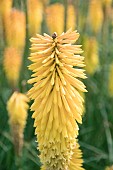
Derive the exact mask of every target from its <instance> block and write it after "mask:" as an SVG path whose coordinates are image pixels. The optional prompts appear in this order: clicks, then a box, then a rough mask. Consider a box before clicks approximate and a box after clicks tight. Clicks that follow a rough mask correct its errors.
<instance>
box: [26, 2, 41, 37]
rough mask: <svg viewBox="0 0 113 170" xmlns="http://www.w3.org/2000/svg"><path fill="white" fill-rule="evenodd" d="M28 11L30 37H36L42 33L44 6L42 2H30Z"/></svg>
mask: <svg viewBox="0 0 113 170" xmlns="http://www.w3.org/2000/svg"><path fill="white" fill-rule="evenodd" d="M27 10H28V11H27V14H28V32H29V36H34V35H35V34H36V33H37V32H38V33H40V32H41V22H42V19H43V4H42V2H41V1H40V0H28V1H27Z"/></svg>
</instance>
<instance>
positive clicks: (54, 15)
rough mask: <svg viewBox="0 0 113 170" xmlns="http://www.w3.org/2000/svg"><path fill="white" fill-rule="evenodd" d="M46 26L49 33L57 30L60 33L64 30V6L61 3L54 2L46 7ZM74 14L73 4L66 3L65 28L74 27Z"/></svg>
mask: <svg viewBox="0 0 113 170" xmlns="http://www.w3.org/2000/svg"><path fill="white" fill-rule="evenodd" d="M46 14H47V15H46V20H47V26H48V28H49V31H50V33H51V34H52V33H53V32H55V31H56V32H57V33H58V35H60V34H61V33H62V32H63V31H64V6H63V5H62V4H61V3H55V4H52V5H50V6H48V7H47V9H46ZM75 26H76V16H75V9H74V6H73V5H68V10H67V23H66V27H67V29H69V28H72V29H75Z"/></svg>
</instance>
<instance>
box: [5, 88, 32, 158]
mask: <svg viewBox="0 0 113 170" xmlns="http://www.w3.org/2000/svg"><path fill="white" fill-rule="evenodd" d="M28 101H29V99H28V97H27V96H26V95H25V94H22V93H19V92H17V91H16V92H14V93H13V94H12V96H11V97H10V99H9V100H8V102H7V110H8V114H9V124H10V128H11V133H12V137H13V143H14V146H15V152H16V154H17V155H20V154H21V151H22V146H23V138H24V135H23V132H24V128H25V125H26V119H27V110H28V108H29V106H28V104H27V102H28Z"/></svg>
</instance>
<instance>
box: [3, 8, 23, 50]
mask: <svg viewBox="0 0 113 170" xmlns="http://www.w3.org/2000/svg"><path fill="white" fill-rule="evenodd" d="M5 37H6V42H7V45H8V46H10V47H15V48H17V49H19V50H20V51H23V50H24V46H25V39H26V19H25V13H24V12H22V11H19V10H17V9H12V11H11V12H10V15H8V16H7V18H6V21H5Z"/></svg>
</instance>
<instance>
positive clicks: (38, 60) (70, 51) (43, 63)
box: [28, 30, 86, 170]
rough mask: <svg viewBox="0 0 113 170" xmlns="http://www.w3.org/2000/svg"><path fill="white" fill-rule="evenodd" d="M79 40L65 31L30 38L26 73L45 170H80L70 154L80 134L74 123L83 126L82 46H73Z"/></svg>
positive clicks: (75, 32)
mask: <svg viewBox="0 0 113 170" xmlns="http://www.w3.org/2000/svg"><path fill="white" fill-rule="evenodd" d="M78 37H79V34H78V33H77V31H72V30H68V31H67V32H66V33H62V34H61V35H60V36H57V34H56V33H54V34H53V35H52V37H50V36H49V35H47V34H44V36H42V35H39V34H36V38H31V42H32V45H31V55H30V57H29V59H30V60H31V61H32V62H33V64H31V65H30V66H29V69H30V70H32V72H33V75H32V76H31V77H32V78H31V79H30V80H29V81H28V82H29V83H30V84H34V85H33V87H32V88H31V89H30V90H29V92H28V95H29V97H30V98H31V99H32V100H34V103H33V104H32V106H31V110H32V111H34V113H33V116H32V117H33V118H34V119H35V122H34V126H35V127H36V129H35V134H36V135H37V140H38V148H39V151H40V153H41V154H40V159H41V162H42V163H43V168H45V169H46V170H47V169H49V170H64V169H69V168H70V169H71V168H75V169H76V167H78V169H82V168H81V166H82V161H81V163H80V162H79V160H77V159H76V153H75V155H74V153H73V151H74V150H76V144H77V142H76V137H77V136H78V130H79V128H78V124H77V122H79V123H82V113H83V110H82V109H83V98H82V97H81V96H80V94H79V92H78V90H79V91H82V92H86V89H85V85H84V84H83V83H82V82H81V81H80V80H79V78H80V79H81V78H83V79H85V78H86V76H85V74H84V70H83V69H82V68H78V67H84V61H83V60H84V57H82V56H81V55H80V54H81V53H82V50H81V48H80V47H81V45H73V44H74V43H75V42H76V41H77V39H78ZM73 66H75V67H76V68H73ZM73 156H74V158H73ZM74 160H76V161H75V162H74V163H73V161H74ZM78 162H79V163H80V164H79V163H78ZM74 164H75V165H74Z"/></svg>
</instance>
